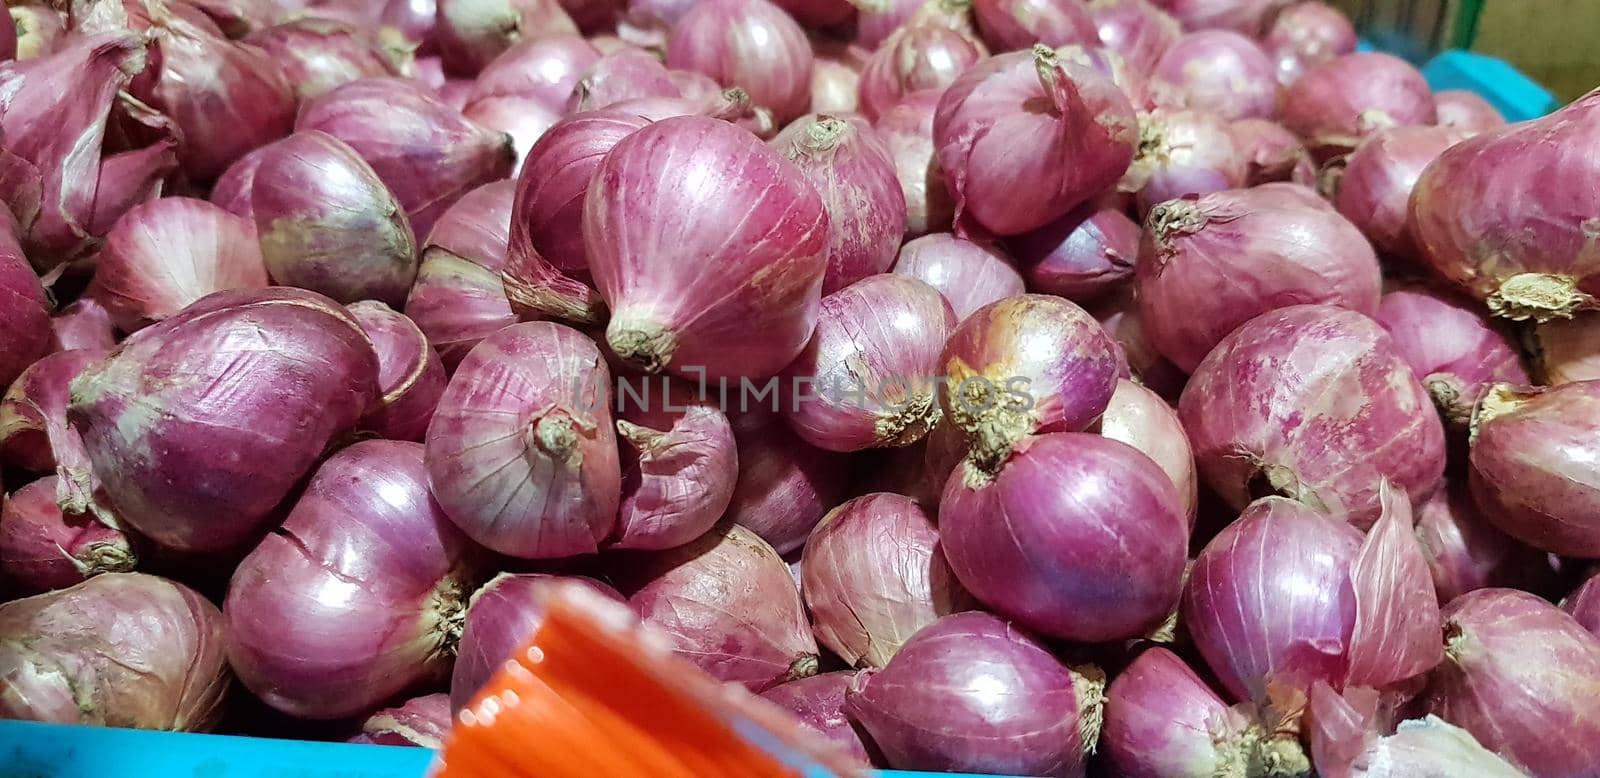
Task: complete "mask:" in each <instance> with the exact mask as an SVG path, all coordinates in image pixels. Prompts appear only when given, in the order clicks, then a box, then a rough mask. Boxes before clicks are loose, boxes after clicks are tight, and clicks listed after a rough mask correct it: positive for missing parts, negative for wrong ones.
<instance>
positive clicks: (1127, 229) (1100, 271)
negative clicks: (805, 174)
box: [897, 0, 1142, 301]
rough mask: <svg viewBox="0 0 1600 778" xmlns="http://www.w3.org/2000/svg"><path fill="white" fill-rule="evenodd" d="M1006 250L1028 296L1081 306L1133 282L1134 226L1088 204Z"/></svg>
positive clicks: (1019, 238) (1136, 228)
mask: <svg viewBox="0 0 1600 778" xmlns="http://www.w3.org/2000/svg"><path fill="white" fill-rule="evenodd" d="M1141 1H1142V0H1141ZM923 240H926V238H924V239H923ZM1006 245H1007V246H1008V247H1010V249H1011V253H1012V255H1013V256H1015V257H1016V258H1017V262H1018V264H1019V265H1021V266H1022V274H1023V277H1024V278H1026V279H1027V282H1028V287H1029V288H1031V289H1032V290H1033V291H1035V292H1040V293H1043V294H1053V295H1059V296H1061V297H1065V298H1067V299H1069V300H1078V301H1086V300H1092V299H1094V298H1096V297H1100V296H1101V295H1103V294H1105V293H1107V292H1109V291H1111V290H1113V289H1115V288H1117V287H1119V286H1122V285H1123V284H1124V283H1125V282H1126V281H1128V280H1129V279H1131V278H1132V277H1133V262H1134V259H1135V258H1137V257H1138V256H1139V225H1137V224H1135V223H1134V222H1133V220H1132V219H1129V218H1128V217H1127V216H1126V215H1124V214H1123V212H1122V211H1121V210H1119V209H1116V208H1105V207H1100V206H1099V205H1097V204H1093V203H1091V204H1088V205H1084V206H1081V207H1079V208H1078V209H1076V210H1074V211H1072V212H1071V213H1069V214H1067V215H1066V216H1063V217H1061V218H1059V219H1056V220H1055V221H1053V222H1051V223H1049V224H1047V225H1045V226H1043V227H1040V228H1039V229H1037V230H1034V231H1032V232H1028V233H1024V234H1022V235H1019V236H1017V237H1015V238H1012V239H1011V240H1009V241H1007V242H1006ZM909 248H910V245H909V244H908V245H907V249H909ZM901 256H902V257H904V256H905V251H904V250H902V252H901ZM897 272H898V269H897Z"/></svg>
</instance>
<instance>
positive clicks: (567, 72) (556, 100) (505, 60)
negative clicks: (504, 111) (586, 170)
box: [467, 35, 600, 114]
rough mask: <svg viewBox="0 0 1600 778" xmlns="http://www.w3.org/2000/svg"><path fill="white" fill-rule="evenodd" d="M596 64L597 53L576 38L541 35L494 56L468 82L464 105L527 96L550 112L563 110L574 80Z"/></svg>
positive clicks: (575, 84) (596, 50) (592, 47)
mask: <svg viewBox="0 0 1600 778" xmlns="http://www.w3.org/2000/svg"><path fill="white" fill-rule="evenodd" d="M599 61H600V50H599V49H596V48H595V47H594V46H591V45H590V44H589V42H588V41H586V40H584V39H582V38H580V37H578V36H577V35H541V36H540V37H537V38H532V39H529V40H524V41H521V42H520V43H517V44H516V45H514V46H512V47H511V48H509V49H506V50H505V52H503V53H502V54H501V55H500V56H498V57H495V58H494V61H492V62H490V63H489V65H488V66H487V67H485V68H484V69H483V72H481V73H479V74H478V77H477V78H475V79H473V81H472V91H471V93H470V94H469V95H468V97H467V102H468V103H472V102H474V101H477V100H483V99H487V98H492V97H527V98H531V99H532V100H533V101H534V102H535V103H537V104H538V105H540V106H541V107H543V108H545V109H548V110H549V111H552V112H554V113H557V114H559V113H561V112H562V111H564V110H565V109H566V105H567V101H568V100H569V99H570V98H571V97H572V90H573V89H575V88H577V86H578V79H580V78H582V77H583V74H584V73H585V72H586V71H588V70H589V68H591V67H594V65H595V63H597V62H599Z"/></svg>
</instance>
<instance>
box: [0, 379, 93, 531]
mask: <svg viewBox="0 0 1600 778" xmlns="http://www.w3.org/2000/svg"><path fill="white" fill-rule="evenodd" d="M106 352H107V349H98V348H97V349H73V350H69V351H58V352H56V353H54V354H48V355H46V356H44V357H42V358H41V359H40V360H39V361H37V362H35V363H33V364H32V365H29V366H28V369H27V370H24V371H22V375H20V376H17V380H16V381H14V382H12V384H11V388H10V389H7V390H6V393H5V395H4V397H0V461H3V462H5V463H7V464H11V465H16V466H17V467H21V468H23V469H25V470H30V471H32V472H35V473H47V472H50V471H52V470H55V471H57V472H59V473H60V474H61V475H62V482H61V491H60V492H59V494H60V496H61V497H62V502H63V505H65V506H66V507H68V508H69V509H71V510H72V511H74V512H77V513H81V512H83V511H85V510H88V509H89V508H90V499H89V498H90V495H91V494H92V492H93V491H94V488H95V482H94V477H93V475H92V473H90V467H89V460H88V452H87V451H86V450H85V449H84V446H83V438H82V437H81V436H80V435H79V434H78V431H77V430H75V429H73V428H72V427H71V426H69V425H68V424H67V404H68V402H69V400H70V397H71V391H70V387H71V385H72V381H73V379H75V378H77V377H78V375H79V374H81V373H83V371H85V370H87V369H89V368H90V367H91V366H93V365H95V364H97V363H99V362H100V360H102V359H104V358H105V356H106Z"/></svg>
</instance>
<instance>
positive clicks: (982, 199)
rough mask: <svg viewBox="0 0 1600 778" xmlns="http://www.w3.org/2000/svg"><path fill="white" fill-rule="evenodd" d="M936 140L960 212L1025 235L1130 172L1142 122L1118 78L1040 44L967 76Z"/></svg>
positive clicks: (938, 122) (937, 127)
mask: <svg viewBox="0 0 1600 778" xmlns="http://www.w3.org/2000/svg"><path fill="white" fill-rule="evenodd" d="M1038 106H1044V107H1043V108H1042V109H1041V108H1040V107H1038ZM933 137H934V141H935V143H936V144H937V147H938V153H939V165H940V166H941V167H942V168H944V170H945V173H946V174H947V175H948V176H949V178H948V180H947V182H946V183H947V184H948V185H949V187H950V191H951V193H952V194H954V195H955V199H956V216H957V217H958V218H959V217H961V216H962V214H966V215H967V216H968V217H969V218H971V219H973V220H975V221H976V222H977V223H978V224H979V225H981V226H982V227H983V228H984V229H987V230H988V231H990V232H993V233H995V234H998V235H1017V234H1019V233H1023V232H1027V231H1029V230H1032V229H1037V228H1039V227H1042V226H1044V225H1046V224H1048V223H1050V222H1051V221H1053V220H1055V219H1056V218H1057V217H1059V216H1061V215H1063V214H1065V213H1066V212H1068V211H1070V210H1072V209H1073V208H1074V207H1076V206H1077V205H1078V204H1079V203H1082V202H1083V201H1085V200H1087V199H1088V198H1090V197H1092V196H1094V195H1095V194H1098V193H1099V191H1100V190H1102V189H1105V188H1106V187H1108V186H1110V185H1111V184H1113V183H1115V182H1116V180H1117V179H1118V178H1120V177H1122V174H1123V172H1124V171H1126V170H1127V168H1128V163H1129V162H1131V161H1132V160H1133V154H1134V150H1135V146H1136V145H1137V142H1138V124H1137V122H1136V121H1135V120H1134V116H1133V109H1132V107H1131V106H1130V105H1129V104H1128V100H1127V98H1125V97H1123V95H1122V92H1121V90H1119V89H1118V88H1117V86H1116V85H1115V84H1113V83H1112V82H1111V81H1110V80H1109V79H1107V78H1104V77H1102V76H1101V75H1100V74H1099V73H1098V72H1096V71H1094V70H1092V69H1091V68H1089V67H1086V66H1083V65H1080V64H1079V63H1077V62H1075V61H1072V60H1071V59H1068V58H1062V57H1059V56H1057V54H1056V53H1055V52H1054V51H1052V50H1051V49H1049V48H1046V47H1044V46H1042V45H1041V46H1036V47H1035V48H1034V50H1033V51H1032V52H1014V53H1011V54H1002V55H999V56H996V57H990V58H989V59H986V60H984V61H982V62H980V63H978V64H977V65H976V66H974V67H972V68H970V69H969V70H967V72H966V73H964V74H962V76H961V78H959V79H957V80H956V82H955V83H954V84H952V85H951V86H950V88H949V89H947V90H945V92H944V95H943V96H942V97H941V98H940V99H939V110H938V114H937V115H936V116H935V117H934V128H933ZM1068 160H1070V162H1069V161H1068ZM1019 194H1021V195H1023V200H1022V202H1018V195H1019Z"/></svg>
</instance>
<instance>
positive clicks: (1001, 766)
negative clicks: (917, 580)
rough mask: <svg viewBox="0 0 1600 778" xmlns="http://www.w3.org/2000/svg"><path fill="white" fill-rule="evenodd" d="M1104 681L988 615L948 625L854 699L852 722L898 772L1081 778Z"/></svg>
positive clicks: (857, 681)
mask: <svg viewBox="0 0 1600 778" xmlns="http://www.w3.org/2000/svg"><path fill="white" fill-rule="evenodd" d="M1104 689H1105V675H1104V674H1103V673H1101V672H1100V670H1099V668H1096V667H1093V666H1086V667H1084V668H1081V669H1072V668H1069V667H1067V666H1066V665H1064V664H1062V663H1061V661H1060V660H1058V659H1056V658H1055V657H1054V656H1051V654H1050V651H1049V650H1048V649H1046V648H1045V647H1044V646H1043V645H1041V644H1040V643H1039V641H1038V640H1036V639H1035V638H1033V637H1032V636H1030V635H1029V634H1028V633H1027V632H1024V631H1023V630H1021V629H1019V628H1017V627H1015V626H1013V625H1011V624H1010V623H1008V622H1005V621H1003V620H1001V619H999V618H996V617H994V616H991V615H989V614H987V613H978V612H972V613H957V614H954V615H951V616H946V617H944V618H942V619H940V620H939V621H937V622H935V623H934V624H932V625H930V626H929V627H928V628H926V629H924V630H922V631H921V632H919V633H917V635H916V637H914V638H912V640H911V641H910V642H908V643H907V644H906V645H905V647H904V648H902V649H901V651H900V653H899V654H897V655H896V656H895V658H894V660H892V661H891V662H890V663H889V664H888V665H887V666H886V667H884V668H883V669H881V670H863V671H861V672H860V673H858V674H857V675H856V676H855V678H854V679H852V681H851V683H850V686H849V687H848V688H847V689H846V690H845V698H844V700H845V702H844V705H845V713H846V714H847V715H849V716H850V717H851V718H852V719H854V720H855V721H856V722H858V723H859V724H860V725H861V726H862V728H863V729H865V730H866V731H867V733H868V734H869V735H870V736H871V738H872V741H873V743H874V744H876V745H877V747H878V748H879V749H880V750H881V751H882V752H883V755H884V757H885V758H886V760H887V761H888V763H889V765H890V766H892V767H895V768H898V769H905V770H939V771H950V770H957V771H961V772H986V773H1000V774H1014V775H1023V774H1026V775H1043V776H1057V777H1061V778H1081V776H1082V775H1083V774H1084V766H1085V762H1087V760H1088V754H1089V753H1090V752H1091V751H1093V749H1094V743H1095V741H1096V740H1097V738H1098V736H1099V729H1100V708H1101V705H1102V702H1103V700H1104V694H1103V692H1104Z"/></svg>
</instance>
